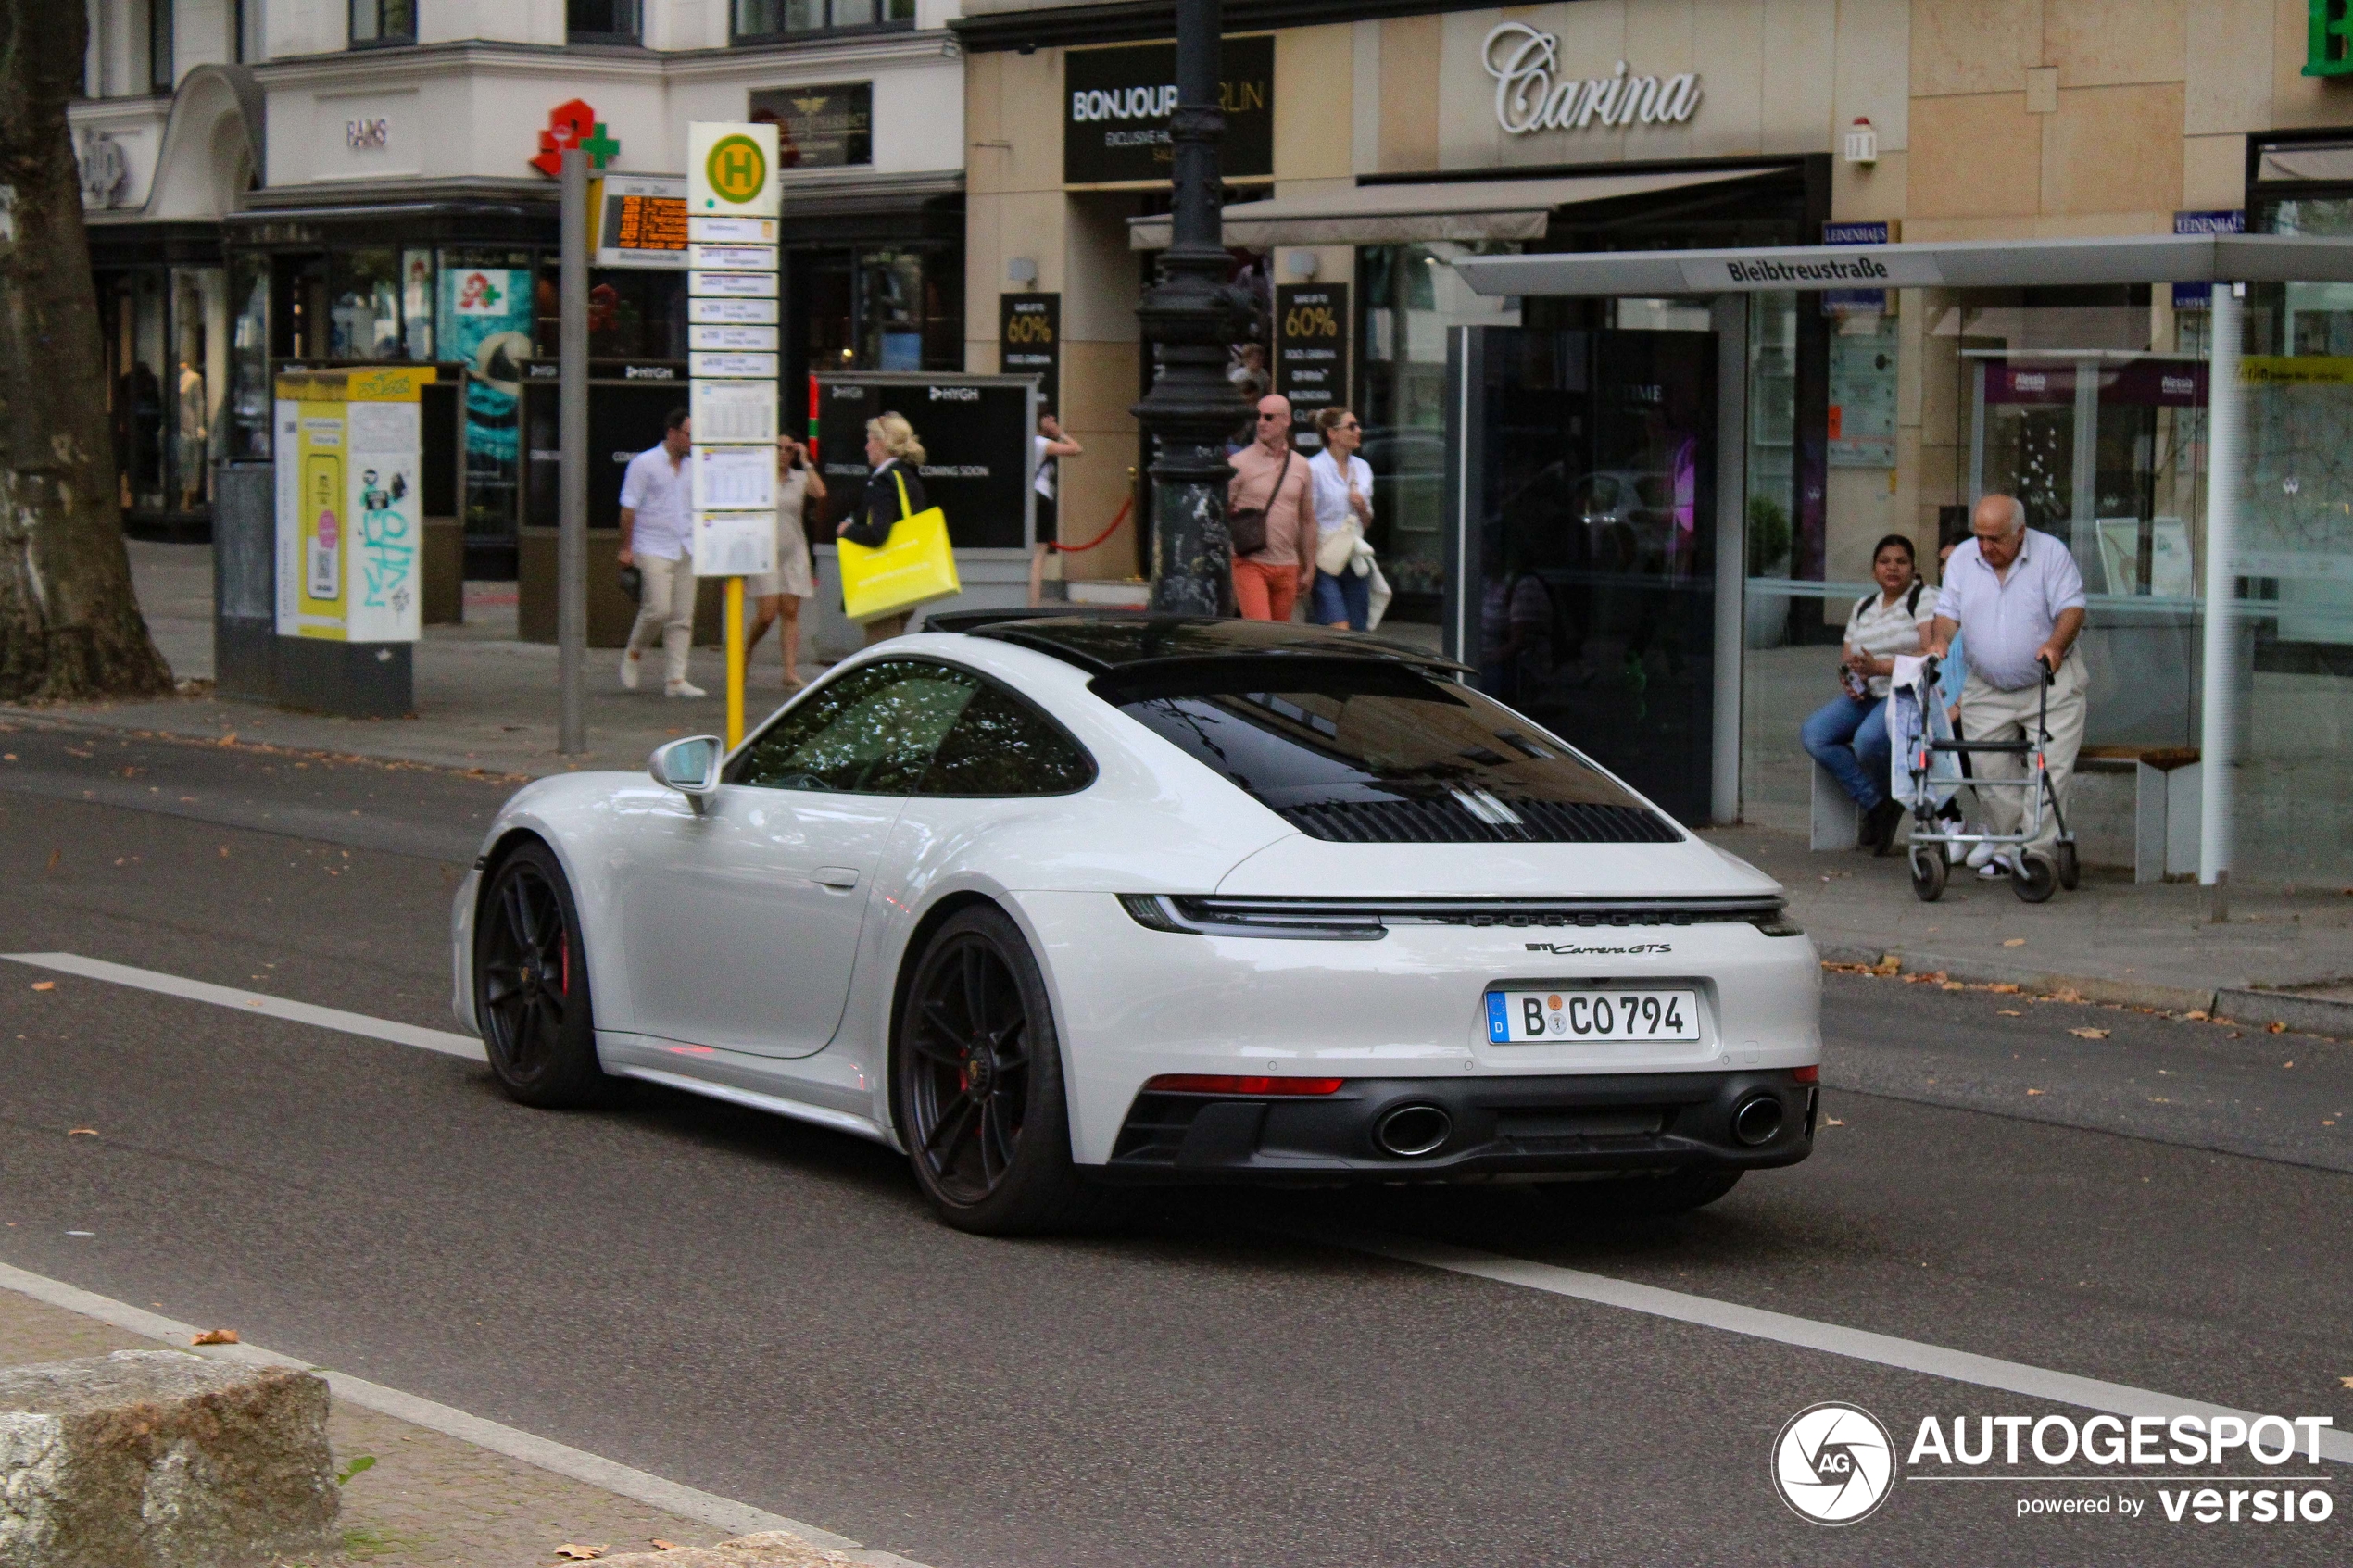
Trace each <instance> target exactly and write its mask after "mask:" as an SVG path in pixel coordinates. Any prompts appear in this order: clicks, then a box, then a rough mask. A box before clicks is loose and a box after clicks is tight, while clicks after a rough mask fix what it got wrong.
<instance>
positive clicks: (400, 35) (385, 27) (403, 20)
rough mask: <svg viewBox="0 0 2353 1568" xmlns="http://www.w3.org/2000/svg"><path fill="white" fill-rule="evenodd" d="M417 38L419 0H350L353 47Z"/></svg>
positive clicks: (410, 42)
mask: <svg viewBox="0 0 2353 1568" xmlns="http://www.w3.org/2000/svg"><path fill="white" fill-rule="evenodd" d="M416 41H417V0H351V46H352V47H353V48H355V49H359V48H371V47H376V46H379V45H383V44H414V43H415V42H416Z"/></svg>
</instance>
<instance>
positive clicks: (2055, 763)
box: [1929, 495, 2089, 876]
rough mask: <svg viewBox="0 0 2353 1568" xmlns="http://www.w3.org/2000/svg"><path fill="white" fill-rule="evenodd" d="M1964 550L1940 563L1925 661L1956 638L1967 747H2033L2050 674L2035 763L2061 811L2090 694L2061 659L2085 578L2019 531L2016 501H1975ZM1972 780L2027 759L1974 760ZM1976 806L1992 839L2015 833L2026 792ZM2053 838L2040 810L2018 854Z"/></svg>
mask: <svg viewBox="0 0 2353 1568" xmlns="http://www.w3.org/2000/svg"><path fill="white" fill-rule="evenodd" d="M1969 533H1970V539H1969V543H1968V544H1966V545H1963V546H1961V547H1960V548H1959V549H1957V550H1955V551H1954V552H1953V558H1952V559H1951V560H1950V561H1948V562H1947V563H1945V568H1944V591H1943V592H1942V593H1941V594H1939V595H1938V596H1937V600H1936V625H1935V628H1934V630H1933V632H1932V633H1931V637H1930V646H1929V651H1930V652H1931V653H1933V654H1935V655H1936V656H1937V657H1938V658H1940V659H1941V658H1943V657H1944V655H1945V653H1946V651H1947V650H1948V649H1950V648H1951V646H1952V643H1953V638H1954V635H1955V634H1956V633H1961V634H1962V635H1963V640H1964V646H1965V648H1966V657H1967V660H1968V664H1969V679H1968V681H1967V683H1966V684H1964V685H1963V686H1962V687H1961V733H1962V734H1966V735H1967V736H1968V737H1969V739H1971V740H2008V741H2014V740H2018V739H2020V738H2021V737H2024V738H2027V739H2032V738H2033V736H2032V731H2033V729H2034V719H2035V713H2036V710H2037V707H2038V705H2039V703H2040V702H2041V700H2042V685H2043V673H2044V671H2045V670H2050V671H2057V680H2056V681H2055V682H2054V683H2053V684H2052V686H2051V692H2050V710H2049V716H2048V718H2047V720H2046V721H2045V722H2046V723H2047V724H2048V726H2049V729H2050V734H2051V738H2050V741H2049V742H2048V744H2046V745H2045V746H2044V748H2043V757H2044V761H2045V765H2046V766H2047V767H2048V768H2049V770H2050V779H2051V788H2052V791H2053V793H2054V794H2055V795H2056V796H2057V798H2058V800H2059V803H2060V805H2061V806H2062V807H2064V806H2065V804H2066V801H2067V784H2068V780H2069V779H2070V777H2072V776H2073V775H2074V772H2075V757H2076V753H2077V752H2078V751H2080V750H2082V746H2083V719H2084V706H2085V705H2084V688H2085V687H2086V685H2088V684H2089V677H2088V676H2087V675H2086V674H2085V673H2084V671H2083V661H2082V659H2070V658H2069V657H2068V651H2069V650H2070V648H2072V647H2073V646H2075V639H2076V636H2077V635H2078V634H2079V633H2081V632H2082V630H2083V574H2082V572H2081V571H2077V570H2076V566H2075V558H2074V557H2073V556H2072V555H2070V554H2069V553H2068V548H2067V546H2066V544H2065V543H2064V542H2063V541H2061V540H2059V539H2057V538H2055V537H2053V536H2052V535H2050V534H2048V533H2041V532H2039V531H2037V530H2034V529H2031V528H2029V527H2027V526H2026V508H2024V507H2022V506H2020V504H2019V503H2018V500H2017V498H2016V497H2014V496H2009V495H1988V496H1986V497H1985V498H1984V499H1983V500H1982V501H1980V502H1979V503H1978V504H1977V510H1976V512H1975V514H1974V515H1973V516H1971V518H1970V519H1969ZM1975 770H1976V773H1977V776H1978V777H1979V778H1980V779H2003V778H2010V779H2015V778H2020V777H2022V776H2023V775H2024V773H2025V759H2022V758H2020V757H2015V756H2009V755H2006V754H2004V753H2001V752H1981V753H1979V754H1978V755H1977V757H1976V759H1975ZM1979 799H1980V801H1981V803H1982V806H1983V808H1984V812H1985V820H1986V822H1987V824H1988V826H1989V828H1990V830H1991V831H1992V832H1994V833H1997V834H2008V833H2016V832H2018V831H2019V824H2020V821H2021V813H2022V812H2023V811H2024V809H2025V806H2026V792H2025V791H2024V790H2022V789H2018V788H2008V789H1994V790H1981V791H1979ZM2057 835H2058V823H2057V821H2056V820H2055V816H2054V813H2053V812H2051V811H2050V810H2049V809H2045V811H2044V812H2043V826H2042V831H2041V832H2040V833H2039V834H2036V835H2035V837H2034V838H2033V840H2032V842H2031V843H2029V844H2027V845H2026V846H2024V847H2025V849H2027V850H2029V851H2039V852H2043V853H2045V854H2047V853H2048V851H2049V847H2050V845H2051V843H2052V841H2053V840H2054V839H2056V838H2057ZM2017 854H2018V851H2016V850H2008V851H2004V852H2003V853H2001V854H1999V855H1996V856H1995V857H1994V859H1993V860H1992V861H1991V863H1989V864H1987V865H1986V866H1984V867H1983V868H1982V870H1981V871H1980V872H1979V874H1980V875H1982V876H2002V875H2006V874H2008V873H2010V872H2015V871H2016V870H2017V869H2018V861H2017Z"/></svg>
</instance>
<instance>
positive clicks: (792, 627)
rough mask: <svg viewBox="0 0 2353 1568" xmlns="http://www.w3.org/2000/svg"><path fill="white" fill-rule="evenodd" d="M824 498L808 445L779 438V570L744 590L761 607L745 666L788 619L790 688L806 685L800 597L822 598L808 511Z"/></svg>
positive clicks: (784, 634) (747, 582) (781, 634)
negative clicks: (769, 633)
mask: <svg viewBox="0 0 2353 1568" xmlns="http://www.w3.org/2000/svg"><path fill="white" fill-rule="evenodd" d="M824 498H825V481H824V475H822V474H820V473H819V472H818V471H817V465H816V464H814V463H812V462H811V461H810V460H809V448H808V447H807V446H806V445H802V444H801V443H800V442H798V441H795V440H794V439H793V438H792V437H791V436H789V435H780V436H778V437H776V570H775V571H762V572H756V573H754V574H753V575H751V576H749V577H747V578H745V579H744V592H745V593H746V594H748V595H749V596H751V599H752V602H753V604H754V605H755V606H756V607H757V608H756V611H755V617H754V619H753V621H752V625H751V633H750V635H749V636H747V637H746V638H745V639H744V668H745V669H746V670H747V671H749V669H750V668H751V650H752V649H753V648H755V647H758V646H760V639H761V637H762V636H763V635H765V634H766V633H767V631H768V628H769V627H771V626H774V625H775V624H776V622H777V621H783V622H784V625H783V626H782V627H781V628H779V629H778V631H777V633H776V641H777V642H778V643H780V644H781V645H783V648H784V655H785V687H786V690H788V691H789V690H791V689H792V688H793V687H795V686H798V685H799V684H801V682H800V601H801V600H803V599H813V598H815V597H816V596H817V581H816V578H815V577H814V576H813V575H812V573H811V571H810V570H809V529H808V523H807V517H806V510H807V508H808V506H809V504H810V503H811V502H812V501H823V500H824Z"/></svg>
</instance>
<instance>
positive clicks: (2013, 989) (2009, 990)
mask: <svg viewBox="0 0 2353 1568" xmlns="http://www.w3.org/2000/svg"><path fill="white" fill-rule="evenodd" d="M1985 988H1986V989H1987V990H1989V991H1991V992H1993V993H1994V994H1995V995H1996V996H2004V997H2014V996H2016V995H2018V987H2017V986H2015V985H2011V984H2010V983H2009V982H2008V981H2007V980H2006V981H2003V982H2002V983H2001V984H2000V985H1988V986H1987V987H1985Z"/></svg>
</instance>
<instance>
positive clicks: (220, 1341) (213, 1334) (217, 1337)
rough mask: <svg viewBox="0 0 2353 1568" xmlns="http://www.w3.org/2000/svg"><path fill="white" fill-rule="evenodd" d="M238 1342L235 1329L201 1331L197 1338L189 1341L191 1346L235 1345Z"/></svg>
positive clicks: (198, 1331)
mask: <svg viewBox="0 0 2353 1568" xmlns="http://www.w3.org/2000/svg"><path fill="white" fill-rule="evenodd" d="M236 1342H237V1331H236V1330H235V1329H233V1328H205V1329H199V1330H197V1331H196V1336H195V1338H194V1339H191V1340H189V1341H188V1343H189V1344H191V1345H234V1344H235V1343H236Z"/></svg>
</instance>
